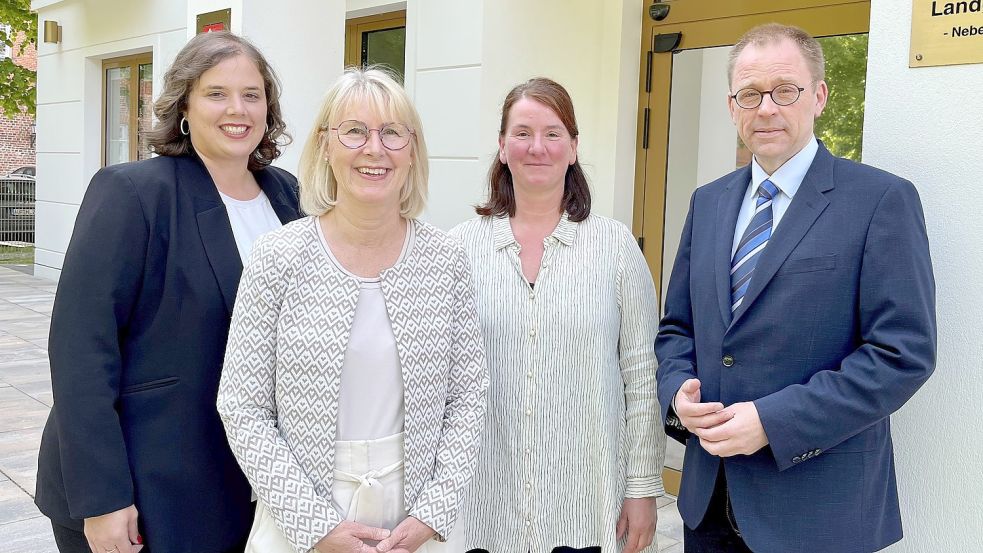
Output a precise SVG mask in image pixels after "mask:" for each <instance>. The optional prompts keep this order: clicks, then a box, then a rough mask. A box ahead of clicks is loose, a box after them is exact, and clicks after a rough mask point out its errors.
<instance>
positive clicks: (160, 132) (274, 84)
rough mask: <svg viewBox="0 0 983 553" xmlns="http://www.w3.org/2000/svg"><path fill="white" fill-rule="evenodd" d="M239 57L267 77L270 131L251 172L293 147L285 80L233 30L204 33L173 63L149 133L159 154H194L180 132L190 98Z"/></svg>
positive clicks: (251, 160) (253, 158)
mask: <svg viewBox="0 0 983 553" xmlns="http://www.w3.org/2000/svg"><path fill="white" fill-rule="evenodd" d="M240 54H241V55H244V56H246V57H248V58H249V59H251V60H253V62H254V63H255V64H256V67H257V68H258V69H259V73H260V75H262V76H263V88H264V91H265V93H266V132H265V133H264V134H263V139H262V140H260V142H259V145H258V146H256V149H255V150H253V153H252V155H251V156H249V170H250V171H257V170H259V169H262V168H263V167H266V166H267V165H269V164H270V163H272V162H273V160H274V159H276V158H277V157H279V156H280V146H284V145H286V144H289V143H290V135H289V134H287V124H286V123H285V122H284V121H283V112H282V111H281V110H280V80H279V79H278V78H277V76H276V74H275V73H274V72H273V68H272V67H270V64H269V63H268V62H267V61H266V58H264V57H263V54H260V53H259V50H258V49H256V47H255V46H253V44H252V43H250V42H249V41H248V40H246V39H244V38H242V37H240V36H236V35H234V34H232V33H230V32H228V31H215V32H210V33H202V34H200V35H198V36H196V37H194V38H193V39H191V40H190V41H188V43H187V44H185V45H184V48H182V49H181V51H180V52H178V55H177V57H176V58H174V63H172V64H171V67H170V69H168V70H167V72H166V73H164V85H163V87H162V90H161V93H160V96H159V97H158V98H157V101H156V102H154V115H155V116H157V123H156V124H155V125H154V129H153V130H152V131H150V132H148V133H147V142H148V143H149V145H150V148H151V149H152V150H153V151H154V152H155V153H157V154H159V155H163V156H180V155H187V154H190V153H192V152H194V149H193V148H192V146H191V137H190V136H188V135H184V134H181V118H182V117H183V116H184V112H185V111H186V110H187V109H188V95H189V94H190V93H191V90H192V89H193V88H194V87H195V84H197V83H198V79H199V78H201V75H202V74H203V73H204V72H205V71H208V70H209V69H211V68H213V67H215V66H216V65H218V64H220V63H222V62H223V61H225V60H226V59H228V58H231V57H234V56H238V55H240Z"/></svg>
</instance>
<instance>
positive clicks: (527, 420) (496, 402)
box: [451, 214, 665, 553]
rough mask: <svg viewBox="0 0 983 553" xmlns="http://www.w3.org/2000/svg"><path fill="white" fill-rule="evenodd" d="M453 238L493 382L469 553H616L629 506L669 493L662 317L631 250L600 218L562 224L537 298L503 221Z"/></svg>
mask: <svg viewBox="0 0 983 553" xmlns="http://www.w3.org/2000/svg"><path fill="white" fill-rule="evenodd" d="M451 234H452V235H457V236H459V237H460V238H461V240H462V241H463V243H464V246H465V249H466V250H467V252H468V254H469V256H470V258H471V265H472V267H473V271H474V280H475V291H476V293H477V298H478V313H479V316H480V320H481V326H482V331H483V335H484V339H485V349H486V355H487V359H488V375H489V378H490V383H489V388H488V409H487V412H486V417H485V433H484V436H483V440H482V447H481V449H480V452H479V457H478V467H477V469H476V473H475V480H474V484H473V489H472V490H471V493H470V494H469V499H468V500H467V501H466V502H465V509H464V511H463V512H462V515H461V516H462V518H461V520H462V525H464V526H465V530H464V531H465V532H466V545H467V547H468V548H484V549H488V550H490V551H523V552H525V551H529V552H531V553H549V552H550V551H552V549H553V548H554V547H556V546H559V545H567V546H571V547H575V548H583V547H590V546H600V547H601V548H602V551H604V552H605V553H608V552H615V551H621V545H620V544H619V543H617V540H616V537H615V526H616V524H617V520H618V516H619V514H620V512H621V505H622V501H623V500H624V498H626V497H631V498H637V497H653V496H660V495H663V493H664V491H663V486H662V463H663V457H664V454H665V433H664V431H663V428H662V424H661V423H660V421H659V405H658V399H657V396H656V375H655V371H656V366H657V363H656V359H655V352H654V343H655V335H656V331H657V328H658V310H657V305H656V297H655V288H654V286H653V283H652V277H651V275H650V273H649V271H648V267H647V266H646V264H645V260H644V258H643V257H642V254H641V252H640V251H639V249H638V245H637V244H636V243H635V239H634V237H633V236H632V235H631V233H630V232H629V231H628V229H627V228H625V226H624V225H622V224H621V223H618V222H616V221H613V220H611V219H608V218H605V217H600V216H597V215H591V216H589V217H588V218H587V219H585V220H584V221H582V222H580V223H574V222H571V221H570V220H569V219H568V218H567V216H566V215H565V214H564V216H563V217H562V218H561V220H560V223H559V224H558V225H557V227H556V229H555V230H554V231H553V233H552V234H551V235H550V236H548V237H547V238H546V239H545V243H544V246H545V252H544V254H543V260H542V267H541V269H540V272H539V276H538V277H537V279H536V283H535V287H534V288H533V287H530V286H529V283H527V282H526V280H525V278H524V277H523V275H522V268H521V267H522V266H521V263H520V261H519V244H518V242H517V241H516V240H515V237H514V236H513V234H512V228H511V225H510V223H509V220H508V218H505V217H481V218H477V219H474V220H471V221H468V222H466V223H463V224H461V225H459V226H458V227H456V228H455V229H453V230H452V231H451ZM654 548H655V546H654V545H653V549H651V550H653V551H654V550H655V549H654Z"/></svg>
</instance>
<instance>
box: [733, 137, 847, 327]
mask: <svg viewBox="0 0 983 553" xmlns="http://www.w3.org/2000/svg"><path fill="white" fill-rule="evenodd" d="M832 189H833V156H832V154H830V153H829V150H827V149H826V147H825V146H823V145H822V143H820V145H819V150H818V151H817V152H816V158H815V159H814V160H813V162H812V166H811V167H809V171H808V172H807V173H806V176H805V178H804V179H803V180H802V184H801V185H800V186H799V190H798V191H797V192H796V193H795V197H794V198H793V199H792V203H791V204H789V206H788V209H787V210H786V211H785V215H783V216H782V220H781V222H779V224H778V226H777V227H776V228H775V232H774V233H773V234H772V236H771V238H770V239H769V240H768V245H767V246H766V247H765V249H764V251H763V252H761V257H760V258H759V259H758V264H757V265H756V266H755V268H754V274H753V275H752V276H751V283H750V284H749V285H748V290H747V293H746V294H744V302H743V303H742V304H741V308H740V309H738V310H737V312H736V313H735V314H734V319H733V321H731V325H734V324H736V323H737V321H739V320H740V319H741V316H743V315H744V313H746V312H747V310H748V309H749V307H750V306H751V304H753V303H754V300H755V299H757V298H758V296H759V295H761V292H762V291H763V290H764V289H765V286H767V285H768V283H769V282H770V281H771V279H772V278H773V277H774V276H775V273H776V272H777V271H778V269H779V268H780V267H781V266H782V264H783V263H785V260H786V259H787V258H788V256H789V254H790V253H792V250H793V249H795V246H796V245H798V243H799V242H801V241H802V238H803V237H804V236H805V235H806V233H807V232H808V231H809V229H810V228H812V225H813V223H815V222H816V219H818V218H819V215H820V214H821V213H822V212H823V211H824V210H825V209H826V206H828V205H829V200H827V199H826V196H825V195H824V193H825V192H828V191H829V190H832Z"/></svg>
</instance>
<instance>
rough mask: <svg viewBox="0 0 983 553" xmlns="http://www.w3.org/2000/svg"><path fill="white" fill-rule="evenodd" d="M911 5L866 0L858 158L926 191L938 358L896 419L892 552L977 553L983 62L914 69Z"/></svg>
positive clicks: (981, 435) (982, 392)
mask: <svg viewBox="0 0 983 553" xmlns="http://www.w3.org/2000/svg"><path fill="white" fill-rule="evenodd" d="M911 9H912V4H911V2H909V1H908V0H874V1H873V2H871V13H870V45H869V50H868V58H869V60H870V62H869V63H868V64H867V98H866V113H865V116H864V142H863V160H864V162H865V163H869V164H871V165H874V166H877V167H880V168H882V169H886V170H888V171H890V172H892V173H895V174H898V175H901V176H902V177H904V178H907V179H909V180H911V181H912V182H913V183H914V184H915V186H916V187H917V188H918V191H919V192H920V194H921V200H922V205H923V207H924V209H925V219H926V223H927V226H928V237H929V242H930V245H931V249H932V261H933V264H934V267H935V280H936V284H937V294H938V295H937V298H938V308H937V314H938V325H939V332H938V336H939V355H938V365H937V368H936V371H935V374H934V375H933V376H932V378H930V379H929V381H928V382H927V383H926V384H925V386H924V387H923V388H922V389H921V390H920V391H919V392H918V393H917V394H916V395H915V397H914V398H912V399H911V400H910V401H909V402H908V404H907V405H905V406H904V407H903V408H902V409H901V410H900V411H899V412H898V413H897V414H896V415H894V417H893V422H894V432H893V434H894V451H895V455H896V462H897V471H898V487H899V494H900V497H901V512H902V516H903V520H904V533H905V539H904V540H903V541H902V542H901V543H899V544H897V545H895V546H892V547H890V548H888V549H887V550H886V551H890V552H892V553H899V552H906V553H922V552H924V551H940V552H941V551H978V550H979V549H980V546H979V539H980V536H979V528H980V525H981V520H983V519H981V518H980V507H979V501H980V497H983V479H981V478H980V477H979V472H980V471H979V468H980V466H981V463H980V457H979V447H978V444H979V443H980V442H981V441H983V430H981V428H980V424H979V412H980V408H979V406H980V401H981V398H983V378H981V369H980V359H981V357H983V347H981V343H983V339H981V336H983V315H981V314H983V293H981V292H980V286H979V281H980V277H979V275H980V273H981V272H983V240H981V237H983V217H981V216H980V212H981V211H983V194H981V192H980V175H983V156H980V145H981V144H983V126H981V125H980V121H983V103H981V102H980V99H979V96H980V90H983V64H979V63H977V64H972V65H953V66H944V67H924V68H915V69H911V68H909V67H908V46H909V41H910V36H911ZM950 40H956V39H950ZM965 40H966V41H967V42H966V44H967V47H969V46H968V45H969V43H970V42H969V40H970V39H965ZM976 42H977V43H978V40H977V41H976ZM901 301H903V298H902V300H901Z"/></svg>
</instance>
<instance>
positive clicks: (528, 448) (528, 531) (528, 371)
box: [509, 244, 546, 550]
mask: <svg viewBox="0 0 983 553" xmlns="http://www.w3.org/2000/svg"><path fill="white" fill-rule="evenodd" d="M520 251H521V247H520V246H519V244H513V245H512V247H510V248H509V257H510V258H511V262H512V264H513V266H514V267H515V269H516V272H517V273H518V276H519V278H520V280H519V281H518V283H519V285H520V286H522V288H523V291H524V293H525V294H524V295H525V296H526V297H527V298H528V299H526V300H525V301H524V302H523V303H524V309H523V311H524V312H525V313H524V317H523V320H524V322H525V328H526V332H525V333H526V339H525V348H524V349H525V356H524V357H525V359H526V366H525V367H524V369H525V370H524V371H523V373H524V374H522V375H517V376H519V378H521V379H522V383H521V384H520V386H519V388H520V389H521V390H522V393H521V396H520V397H521V398H522V401H521V403H520V404H519V409H520V410H521V411H522V412H521V413H520V416H519V420H520V425H521V432H520V433H519V436H520V439H521V442H520V447H521V448H522V451H523V455H522V463H521V464H520V466H521V471H520V473H519V474H515V475H512V477H513V478H518V479H519V482H521V488H520V489H521V490H523V492H524V494H523V495H524V497H523V504H522V510H521V516H522V518H523V522H522V525H523V527H524V528H525V539H524V541H525V543H526V544H527V545H526V547H525V549H527V550H533V549H535V547H534V545H533V543H532V542H533V540H534V539H535V537H536V534H537V532H536V529H535V525H534V522H535V512H536V498H535V494H534V491H533V486H532V478H533V474H534V467H535V463H536V462H537V459H536V458H535V455H534V453H533V452H534V451H535V439H536V432H535V426H536V425H535V416H534V415H535V408H536V405H535V402H534V398H535V376H536V368H537V367H536V365H537V360H538V359H539V347H538V344H539V325H538V316H537V313H536V311H537V309H536V306H537V297H538V296H539V295H540V294H541V289H542V277H543V271H542V268H541V269H540V271H539V276H538V277H537V279H536V283H535V285H536V287H535V288H534V287H533V286H530V284H529V282H528V281H526V277H525V275H524V274H523V272H522V261H521V260H520V259H519V252H520ZM543 259H544V260H545V259H546V254H545V252H544V254H543ZM537 289H538V290H537ZM520 297H521V296H520Z"/></svg>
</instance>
